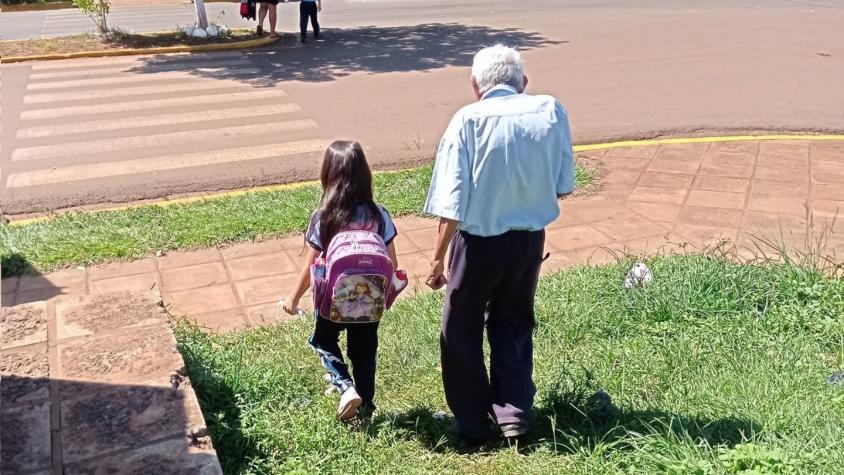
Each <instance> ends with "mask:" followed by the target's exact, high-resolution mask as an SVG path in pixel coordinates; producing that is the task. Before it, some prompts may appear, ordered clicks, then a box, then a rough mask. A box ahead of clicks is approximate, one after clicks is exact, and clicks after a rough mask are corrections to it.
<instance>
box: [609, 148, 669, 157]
mask: <svg viewBox="0 0 844 475" xmlns="http://www.w3.org/2000/svg"><path fill="white" fill-rule="evenodd" d="M657 150H659V145H640V146H633V147H616V148H611V149H609V150H607V154H606V155H605V157H606V158H613V159H617V158H621V157H625V158H646V159H647V158H651V157H653V156H654V154H655V153H656V151H657Z"/></svg>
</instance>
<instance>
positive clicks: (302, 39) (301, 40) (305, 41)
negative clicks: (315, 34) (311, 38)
mask: <svg viewBox="0 0 844 475" xmlns="http://www.w3.org/2000/svg"><path fill="white" fill-rule="evenodd" d="M307 42H308V40H306V39H305V38H304V37H302V38H299V43H307Z"/></svg>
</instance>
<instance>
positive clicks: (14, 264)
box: [0, 252, 62, 307]
mask: <svg viewBox="0 0 844 475" xmlns="http://www.w3.org/2000/svg"><path fill="white" fill-rule="evenodd" d="M0 274H2V278H3V297H2V299H0V300H2V301H0V305H2V306H3V307H11V306H12V305H20V304H25V303H30V302H36V301H39V300H47V299H50V298H53V297H55V296H57V295H61V294H62V289H61V288H59V287H57V286H56V285H55V284H53V282H51V281H50V279H48V278H47V276H45V275H44V274H42V273H41V272H39V271H38V270H36V269H35V267H34V266H33V265H32V263H30V262H29V259H27V258H26V256H24V255H23V254H20V253H17V252H2V253H0Z"/></svg>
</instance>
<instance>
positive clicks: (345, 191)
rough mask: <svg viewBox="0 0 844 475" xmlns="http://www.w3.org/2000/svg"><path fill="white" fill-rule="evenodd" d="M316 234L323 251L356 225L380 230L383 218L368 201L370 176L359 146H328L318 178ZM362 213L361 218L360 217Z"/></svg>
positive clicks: (348, 142) (370, 199)
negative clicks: (317, 232) (371, 223)
mask: <svg viewBox="0 0 844 475" xmlns="http://www.w3.org/2000/svg"><path fill="white" fill-rule="evenodd" d="M319 180H320V182H321V183H322V199H321V200H320V203H319V209H320V223H319V233H320V237H321V240H322V245H323V247H325V248H327V247H328V243H330V242H331V239H333V238H334V236H336V235H337V233H339V232H340V231H343V230H344V229H345V228H347V227H349V225H351V224H352V223H354V222H356V221H365V222H373V223H375V224H376V225H377V226H378V227H377V229H375V231H376V232H378V231H381V230H383V229H384V217H383V216H382V215H381V210H380V209H379V208H378V205H376V204H375V201H374V200H373V197H372V172H371V171H370V170H369V164H368V163H367V162H366V155H364V153H363V148H362V147H361V146H360V144H359V143H357V142H356V141H353V140H337V141H335V142H334V143H332V144H331V145H329V146H328V149H327V150H326V151H325V157H324V158H323V160H322V170H321V171H320V174H319ZM361 213H363V215H361Z"/></svg>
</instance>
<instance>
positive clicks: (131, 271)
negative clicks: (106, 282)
mask: <svg viewBox="0 0 844 475" xmlns="http://www.w3.org/2000/svg"><path fill="white" fill-rule="evenodd" d="M156 270H157V269H156V267H155V258H153V257H149V258H146V259H141V260H139V261H131V262H113V263H111V264H105V265H101V266H94V267H91V268H90V269H88V273H89V276H90V277H91V280H92V281H93V280H102V279H110V278H113V277H124V276H127V275H135V274H144V273H150V272H155V271H156Z"/></svg>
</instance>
